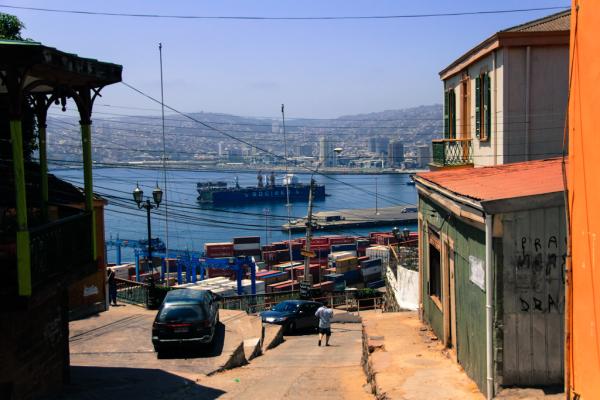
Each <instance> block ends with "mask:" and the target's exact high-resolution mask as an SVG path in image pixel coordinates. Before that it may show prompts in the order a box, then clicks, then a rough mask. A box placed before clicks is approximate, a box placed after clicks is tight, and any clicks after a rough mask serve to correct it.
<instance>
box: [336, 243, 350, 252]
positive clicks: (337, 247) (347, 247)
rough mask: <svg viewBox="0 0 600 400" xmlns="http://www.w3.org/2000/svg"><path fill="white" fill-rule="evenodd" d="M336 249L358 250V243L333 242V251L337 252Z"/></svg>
mask: <svg viewBox="0 0 600 400" xmlns="http://www.w3.org/2000/svg"><path fill="white" fill-rule="evenodd" d="M336 251H356V244H353V243H350V244H332V245H331V252H332V253H335V252H336Z"/></svg>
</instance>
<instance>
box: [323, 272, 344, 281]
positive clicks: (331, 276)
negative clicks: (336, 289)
mask: <svg viewBox="0 0 600 400" xmlns="http://www.w3.org/2000/svg"><path fill="white" fill-rule="evenodd" d="M323 278H324V279H325V280H326V281H333V282H343V281H344V275H342V274H327V275H323Z"/></svg>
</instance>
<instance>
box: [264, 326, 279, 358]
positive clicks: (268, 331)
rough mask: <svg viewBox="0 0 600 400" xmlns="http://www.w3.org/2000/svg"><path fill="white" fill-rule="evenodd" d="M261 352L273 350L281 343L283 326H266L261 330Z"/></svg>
mask: <svg viewBox="0 0 600 400" xmlns="http://www.w3.org/2000/svg"><path fill="white" fill-rule="evenodd" d="M263 332H264V333H263V344H262V352H263V353H264V352H265V351H267V350H271V349H274V348H275V347H277V346H279V345H280V344H281V343H283V340H284V339H283V326H282V325H272V324H267V325H265V326H264V330H263Z"/></svg>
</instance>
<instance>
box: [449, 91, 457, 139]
mask: <svg viewBox="0 0 600 400" xmlns="http://www.w3.org/2000/svg"><path fill="white" fill-rule="evenodd" d="M448 100H449V101H450V104H449V106H448V113H449V120H450V132H449V135H448V138H449V139H456V93H455V92H454V89H452V90H450V91H449V92H448Z"/></svg>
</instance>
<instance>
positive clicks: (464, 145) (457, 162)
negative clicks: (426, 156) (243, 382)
mask: <svg viewBox="0 0 600 400" xmlns="http://www.w3.org/2000/svg"><path fill="white" fill-rule="evenodd" d="M431 147H432V152H433V164H434V165H437V166H441V167H456V166H461V165H470V164H473V144H472V140H471V139H438V140H434V141H432V143H431Z"/></svg>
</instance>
